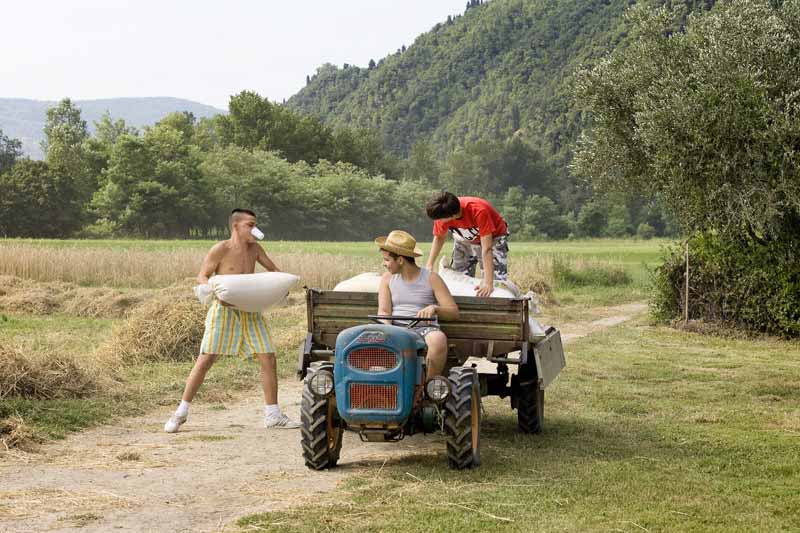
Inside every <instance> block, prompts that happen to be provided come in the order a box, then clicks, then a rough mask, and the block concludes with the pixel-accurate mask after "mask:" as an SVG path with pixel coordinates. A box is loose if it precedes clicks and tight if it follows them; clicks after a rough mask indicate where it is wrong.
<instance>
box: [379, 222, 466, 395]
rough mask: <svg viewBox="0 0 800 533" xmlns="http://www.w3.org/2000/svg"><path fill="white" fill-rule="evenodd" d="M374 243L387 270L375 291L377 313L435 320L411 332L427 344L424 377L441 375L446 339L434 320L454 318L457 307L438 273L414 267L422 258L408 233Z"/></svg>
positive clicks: (444, 359) (384, 238)
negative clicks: (425, 373) (415, 333)
mask: <svg viewBox="0 0 800 533" xmlns="http://www.w3.org/2000/svg"><path fill="white" fill-rule="evenodd" d="M375 244H377V245H378V248H380V250H381V252H382V253H383V266H384V267H385V268H386V270H387V272H386V273H384V274H383V276H382V277H381V282H380V288H379V289H378V314H379V315H382V316H388V315H394V316H407V317H420V318H436V319H437V320H434V321H430V322H428V321H425V322H422V323H420V324H418V325H417V326H415V327H414V328H412V329H413V330H414V331H416V332H417V333H419V334H420V335H421V336H422V338H424V339H425V343H426V344H427V345H428V355H427V367H428V373H427V378H428V379H430V378H431V377H433V376H437V375H441V374H442V372H443V371H444V366H445V363H446V362H447V336H445V334H444V332H443V331H442V330H441V329H439V322H438V318H442V319H443V320H457V319H458V305H456V302H455V300H453V295H452V294H450V290H449V289H448V288H447V285H445V283H444V281H442V278H440V277H439V275H438V274H436V273H435V272H431V271H430V270H428V269H427V268H420V267H419V266H417V263H416V258H417V257H420V256H422V252H421V251H420V249H419V248H417V241H416V239H414V237H412V236H411V235H410V234H409V233H407V232H405V231H402V230H394V231H392V232H391V233H389V235H388V236H386V237H378V238H377V239H375ZM385 322H387V321H385ZM409 323H410V321H405V320H399V321H395V325H401V326H404V325H408V324H409Z"/></svg>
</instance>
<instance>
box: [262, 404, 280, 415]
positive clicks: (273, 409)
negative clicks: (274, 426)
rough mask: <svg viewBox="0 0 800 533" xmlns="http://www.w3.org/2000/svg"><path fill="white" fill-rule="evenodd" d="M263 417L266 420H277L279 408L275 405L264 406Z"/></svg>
mask: <svg viewBox="0 0 800 533" xmlns="http://www.w3.org/2000/svg"><path fill="white" fill-rule="evenodd" d="M264 416H266V417H267V418H277V417H279V416H281V408H280V407H278V404H277V403H276V404H274V405H265V406H264Z"/></svg>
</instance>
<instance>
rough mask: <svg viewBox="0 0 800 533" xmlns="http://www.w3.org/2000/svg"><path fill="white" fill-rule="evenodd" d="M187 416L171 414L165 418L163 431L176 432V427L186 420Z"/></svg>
mask: <svg viewBox="0 0 800 533" xmlns="http://www.w3.org/2000/svg"><path fill="white" fill-rule="evenodd" d="M188 417H189V415H183V416H179V415H172V416H171V417H170V419H169V420H167V423H166V424H164V431H166V432H167V433H177V432H178V428H179V427H181V426H182V425H183V423H184V422H186V419H187V418H188Z"/></svg>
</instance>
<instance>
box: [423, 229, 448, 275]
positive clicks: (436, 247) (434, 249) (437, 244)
mask: <svg viewBox="0 0 800 533" xmlns="http://www.w3.org/2000/svg"><path fill="white" fill-rule="evenodd" d="M445 242H447V234H446V233H445V234H444V235H434V236H433V243H432V244H431V253H430V255H429V256H428V263H427V266H426V268H427V269H428V270H430V271H431V272H435V270H434V268H435V265H436V258H437V257H439V254H440V253H441V251H442V248H444V243H445Z"/></svg>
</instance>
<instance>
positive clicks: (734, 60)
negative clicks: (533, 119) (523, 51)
mask: <svg viewBox="0 0 800 533" xmlns="http://www.w3.org/2000/svg"><path fill="white" fill-rule="evenodd" d="M681 20H682V13H680V12H678V11H672V10H669V9H667V8H660V9H650V8H647V7H642V6H637V7H634V8H632V9H631V10H630V11H629V12H628V13H627V22H628V24H629V25H630V29H631V32H632V42H631V45H630V46H628V47H625V48H620V49H617V50H616V51H615V52H613V53H612V54H610V55H609V56H607V57H606V58H605V59H604V60H602V61H600V62H599V63H598V64H597V65H596V66H595V67H594V68H591V69H587V70H585V71H583V72H581V73H580V74H579V77H578V81H577V85H576V86H577V95H578V99H579V101H580V102H581V103H582V105H583V107H584V108H585V110H586V111H588V112H589V114H590V117H591V118H590V120H591V126H590V127H589V128H588V129H587V130H586V132H585V133H584V135H583V136H582V139H581V141H580V143H579V146H578V149H577V151H576V156H575V161H574V171H576V172H577V173H579V174H581V175H583V176H587V177H591V178H592V179H593V181H594V184H595V186H596V187H598V188H600V189H601V190H603V189H604V190H622V191H631V190H634V191H643V192H646V193H653V194H659V195H661V196H662V197H663V198H664V199H665V200H666V203H667V205H669V206H670V207H671V208H672V210H673V211H674V212H675V214H676V215H677V216H678V219H679V220H680V221H681V222H682V223H683V225H684V230H687V231H693V230H701V231H708V230H713V231H715V232H718V233H720V234H723V235H724V234H731V235H733V234H740V233H742V232H745V233H747V234H749V235H751V236H752V237H753V238H757V239H759V240H764V241H769V240H772V239H774V238H779V237H778V236H779V235H781V234H783V235H785V234H786V230H787V229H788V228H790V227H794V225H795V224H797V223H798V220H800V216H799V214H800V173H799V172H798V170H800V74H798V73H800V54H798V52H799V51H800V1H798V0H786V1H784V2H770V1H768V0H732V1H731V2H726V3H718V4H717V5H716V7H715V8H714V10H712V11H711V12H708V13H700V14H692V15H690V16H688V17H687V18H686V19H685V26H684V27H683V28H681V29H678V28H679V27H680V22H679V21H681Z"/></svg>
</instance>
